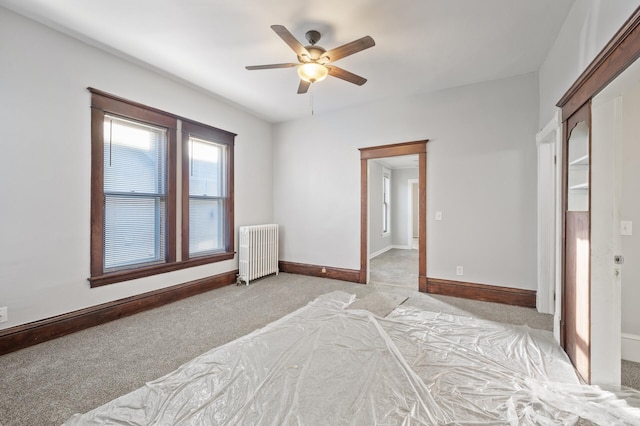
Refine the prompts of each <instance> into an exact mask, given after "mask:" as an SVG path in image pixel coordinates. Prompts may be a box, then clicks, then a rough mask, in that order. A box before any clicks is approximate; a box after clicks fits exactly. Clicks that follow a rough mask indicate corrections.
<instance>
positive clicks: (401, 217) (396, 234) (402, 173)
mask: <svg viewBox="0 0 640 426" xmlns="http://www.w3.org/2000/svg"><path fill="white" fill-rule="evenodd" d="M409 179H418V168H417V167H415V168H411V169H394V170H392V171H391V185H392V190H391V194H392V196H393V202H392V207H391V209H392V215H391V232H392V234H393V239H392V243H393V245H394V246H398V247H407V248H411V241H410V240H409V211H410V209H409V207H410V206H409V188H410V187H409ZM412 217H413V216H412Z"/></svg>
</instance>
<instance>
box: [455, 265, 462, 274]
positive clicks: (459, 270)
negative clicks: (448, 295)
mask: <svg viewBox="0 0 640 426" xmlns="http://www.w3.org/2000/svg"><path fill="white" fill-rule="evenodd" d="M456 275H464V269H463V268H462V266H456Z"/></svg>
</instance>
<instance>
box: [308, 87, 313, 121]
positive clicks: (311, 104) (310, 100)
mask: <svg viewBox="0 0 640 426" xmlns="http://www.w3.org/2000/svg"><path fill="white" fill-rule="evenodd" d="M309 104H310V106H311V115H313V83H311V86H309Z"/></svg>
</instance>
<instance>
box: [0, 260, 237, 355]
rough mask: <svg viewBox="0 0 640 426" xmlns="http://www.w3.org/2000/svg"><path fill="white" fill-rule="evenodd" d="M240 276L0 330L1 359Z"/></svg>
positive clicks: (224, 276)
mask: <svg viewBox="0 0 640 426" xmlns="http://www.w3.org/2000/svg"><path fill="white" fill-rule="evenodd" d="M237 274H238V271H237V270H235V271H229V272H225V273H222V274H219V275H214V276H212V277H207V278H202V279H199V280H195V281H190V282H186V283H183V284H178V285H174V286H171V287H167V288H163V289H159V290H154V291H150V292H147V293H143V294H139V295H136V296H131V297H127V298H125V299H119V300H114V301H113V302H107V303H103V304H101V305H96V306H91V307H89V308H85V309H81V310H78V311H73V312H69V313H66V314H62V315H58V316H55V317H51V318H46V319H43V320H40V321H35V322H31V323H28V324H23V325H19V326H16V327H11V328H7V329H5V330H0V355H3V354H6V353H9V352H13V351H17V350H18V349H23V348H26V347H29V346H33V345H36V344H38V343H42V342H46V341H47V340H51V339H55V338H57V337H61V336H64V335H67V334H71V333H74V332H76V331H80V330H84V329H86V328H89V327H93V326H96V325H100V324H104V323H106V322H109V321H113V320H116V319H118V318H122V317H126V316H129V315H133V314H136V313H139V312H142V311H146V310H149V309H153V308H157V307H159V306H162V305H166V304H168V303H171V302H175V301H178V300H180V299H184V298H187V297H190V296H195V295H196V294H200V293H204V292H207V291H209V290H213V289H216V288H220V287H223V286H226V285H229V284H233V283H235V282H236V276H237Z"/></svg>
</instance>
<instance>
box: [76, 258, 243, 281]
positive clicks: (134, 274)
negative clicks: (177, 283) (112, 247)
mask: <svg viewBox="0 0 640 426" xmlns="http://www.w3.org/2000/svg"><path fill="white" fill-rule="evenodd" d="M234 257H235V253H234V252H231V253H218V254H215V255H211V256H203V257H196V258H193V259H188V260H183V261H180V262H172V263H163V264H161V265H151V266H145V267H142V268H135V269H126V270H122V271H116V272H109V273H107V274H104V275H99V276H95V277H91V278H88V280H89V283H90V286H91V288H94V287H101V286H103V285H107V284H115V283H119V282H123V281H130V280H135V279H138V278H144V277H150V276H152V275H158V274H164V273H166V272H172V271H178V270H180V269H186V268H191V267H194V266H200V265H206V264H209V263H216V262H222V261H223V260H230V259H233V258H234Z"/></svg>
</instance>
